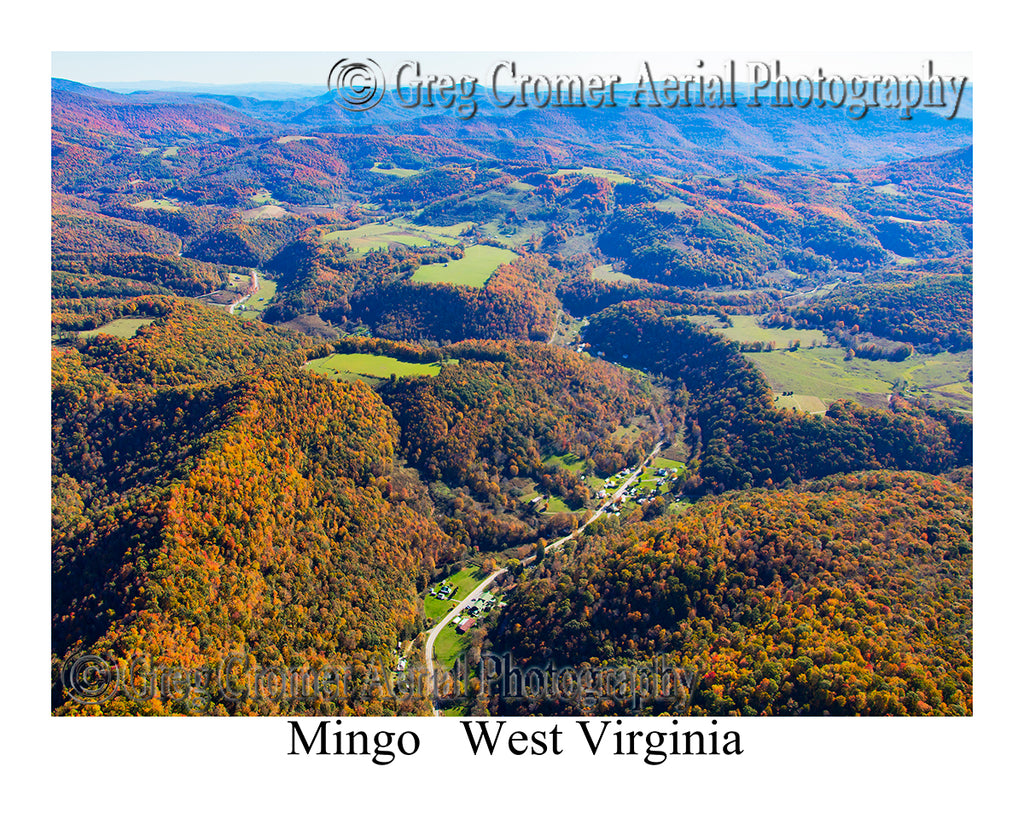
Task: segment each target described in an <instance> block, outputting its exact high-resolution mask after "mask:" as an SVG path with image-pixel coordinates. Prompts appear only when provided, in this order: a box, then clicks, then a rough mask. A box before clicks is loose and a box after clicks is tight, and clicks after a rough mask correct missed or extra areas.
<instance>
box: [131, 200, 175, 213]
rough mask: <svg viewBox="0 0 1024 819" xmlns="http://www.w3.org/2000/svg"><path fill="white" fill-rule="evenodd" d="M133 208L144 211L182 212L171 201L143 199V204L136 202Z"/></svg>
mask: <svg viewBox="0 0 1024 819" xmlns="http://www.w3.org/2000/svg"><path fill="white" fill-rule="evenodd" d="M133 207H136V208H141V209H142V210H166V211H168V212H169V213H177V212H178V211H180V210H181V208H179V207H178V206H177V205H175V204H174V203H173V202H172V201H170V200H169V199H143V200H142V201H141V202H136V203H135V205H134V206H133Z"/></svg>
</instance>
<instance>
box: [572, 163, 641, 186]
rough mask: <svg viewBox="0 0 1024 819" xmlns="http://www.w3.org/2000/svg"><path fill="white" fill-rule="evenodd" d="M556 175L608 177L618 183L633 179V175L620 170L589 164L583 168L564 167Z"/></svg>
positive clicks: (610, 180)
mask: <svg viewBox="0 0 1024 819" xmlns="http://www.w3.org/2000/svg"><path fill="white" fill-rule="evenodd" d="M555 176H597V177H600V178H601V179H607V180H608V181H609V182H612V183H614V184H616V185H619V184H622V183H625V182H632V181H633V179H632V178H631V177H628V176H626V175H625V174H621V173H619V172H618V171H612V170H609V169H608V168H592V167H591V166H589V165H584V166H583V167H582V168H562V169H561V170H559V171H558V172H557V173H556V174H555Z"/></svg>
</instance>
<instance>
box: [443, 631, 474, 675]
mask: <svg viewBox="0 0 1024 819" xmlns="http://www.w3.org/2000/svg"><path fill="white" fill-rule="evenodd" d="M471 634H472V631H468V632H466V633H465V634H458V633H456V631H455V626H453V625H451V624H450V623H449V624H448V625H447V626H445V627H444V628H443V629H441V633H440V634H438V635H437V639H436V640H434V659H435V660H437V662H438V663H440V664H441V665H443V666H444V667H445V668H452V667H454V665H455V661H456V660H457V659H458V658H459V657H461V656H462V655H463V654H465V653H466V651H467V650H468V649H469V642H470V635H471Z"/></svg>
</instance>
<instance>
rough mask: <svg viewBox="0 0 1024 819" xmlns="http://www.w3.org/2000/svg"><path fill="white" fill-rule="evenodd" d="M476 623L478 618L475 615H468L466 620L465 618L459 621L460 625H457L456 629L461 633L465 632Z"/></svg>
mask: <svg viewBox="0 0 1024 819" xmlns="http://www.w3.org/2000/svg"><path fill="white" fill-rule="evenodd" d="M475 625H476V620H475V619H474V618H473V617H467V618H466V619H465V620H463V621H462V622H461V623H459V625H458V626H457V627H456V629H455V630H456V631H457V632H458V633H459V634H465V633H466V632H467V631H469V630H470V629H471V628H473V626H475Z"/></svg>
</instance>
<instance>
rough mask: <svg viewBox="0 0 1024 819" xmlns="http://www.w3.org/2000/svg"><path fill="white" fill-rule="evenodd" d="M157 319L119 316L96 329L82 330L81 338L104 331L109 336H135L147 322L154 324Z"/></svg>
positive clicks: (90, 336)
mask: <svg viewBox="0 0 1024 819" xmlns="http://www.w3.org/2000/svg"><path fill="white" fill-rule="evenodd" d="M154 321H156V319H151V318H119V319H114V320H113V321H108V322H107V323H106V324H104V325H103V326H101V327H97V328H96V329H95V330H82V332H80V333H79V334H78V335H79V337H80V338H92V337H93V336H98V335H99V334H100V333H103V334H105V335H108V336H114V337H115V338H133V337H134V336H135V334H136V333H137V332H138V331H139V328H140V327H145V326H146V325H147V324H152V323H153V322H154Z"/></svg>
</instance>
